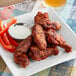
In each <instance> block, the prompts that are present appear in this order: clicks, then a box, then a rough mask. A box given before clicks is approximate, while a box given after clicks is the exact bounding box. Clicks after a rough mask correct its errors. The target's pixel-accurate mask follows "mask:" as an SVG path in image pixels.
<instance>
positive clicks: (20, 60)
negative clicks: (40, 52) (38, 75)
mask: <svg viewBox="0 0 76 76" xmlns="http://www.w3.org/2000/svg"><path fill="white" fill-rule="evenodd" d="M14 61H15V63H16V64H19V65H20V66H21V67H23V68H25V67H26V66H28V65H29V59H28V57H27V56H26V54H25V53H22V54H21V55H18V54H14Z"/></svg>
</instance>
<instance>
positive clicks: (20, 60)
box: [14, 36, 32, 68]
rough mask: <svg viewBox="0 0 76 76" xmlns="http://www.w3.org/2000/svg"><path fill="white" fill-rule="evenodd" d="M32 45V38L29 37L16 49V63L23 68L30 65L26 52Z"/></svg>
mask: <svg viewBox="0 0 76 76" xmlns="http://www.w3.org/2000/svg"><path fill="white" fill-rule="evenodd" d="M31 43H32V36H29V37H27V38H26V39H25V40H23V41H22V42H21V43H20V44H19V46H18V47H17V48H16V50H15V52H14V61H15V63H17V64H19V65H20V66H22V67H23V68H25V67H26V66H27V65H29V59H28V57H27V56H26V52H27V51H28V49H29V47H30V45H31Z"/></svg>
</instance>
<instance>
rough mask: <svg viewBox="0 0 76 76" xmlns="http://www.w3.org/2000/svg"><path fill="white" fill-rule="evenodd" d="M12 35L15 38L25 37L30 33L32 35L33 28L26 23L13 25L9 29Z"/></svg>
mask: <svg viewBox="0 0 76 76" xmlns="http://www.w3.org/2000/svg"><path fill="white" fill-rule="evenodd" d="M8 32H9V34H10V36H12V37H13V38H15V39H25V38H26V37H28V36H29V35H31V30H30V29H29V28H28V27H26V24H24V25H12V26H10V28H9V30H8Z"/></svg>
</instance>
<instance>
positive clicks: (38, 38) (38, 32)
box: [32, 24, 47, 50]
mask: <svg viewBox="0 0 76 76" xmlns="http://www.w3.org/2000/svg"><path fill="white" fill-rule="evenodd" d="M32 36H33V40H34V42H35V43H36V44H37V46H38V47H39V48H40V49H42V50H44V49H46V47H47V42H46V39H45V34H44V31H43V28H42V26H40V25H38V24H36V25H34V27H33V28H32Z"/></svg>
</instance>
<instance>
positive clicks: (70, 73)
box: [0, 0, 76, 76]
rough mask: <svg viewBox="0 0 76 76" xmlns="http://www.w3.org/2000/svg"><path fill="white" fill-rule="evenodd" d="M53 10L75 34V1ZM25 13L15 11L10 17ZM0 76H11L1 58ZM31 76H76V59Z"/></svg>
mask: <svg viewBox="0 0 76 76" xmlns="http://www.w3.org/2000/svg"><path fill="white" fill-rule="evenodd" d="M44 7H45V6H44V5H43V4H42V3H41V5H40V6H39V8H38V9H42V8H44ZM17 8H18V7H17ZM54 9H55V10H56V12H57V13H58V14H59V15H60V16H61V17H62V18H63V19H64V20H65V21H66V22H67V23H68V24H69V26H70V27H71V28H72V30H73V31H74V32H76V0H67V3H66V5H65V6H64V7H61V8H54ZM18 12H21V13H18ZM25 12H26V11H25V10H18V9H16V10H15V11H14V12H13V14H12V15H14V16H18V15H21V14H23V13H25ZM65 12H66V13H65ZM0 76H13V75H12V74H11V72H10V70H9V69H8V67H7V66H6V64H5V62H4V61H3V59H2V58H1V57H0ZM32 76H76V59H73V60H70V61H67V62H64V63H61V64H58V65H56V66H53V67H51V68H48V69H46V70H43V71H41V72H39V73H36V74H34V75H32Z"/></svg>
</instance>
